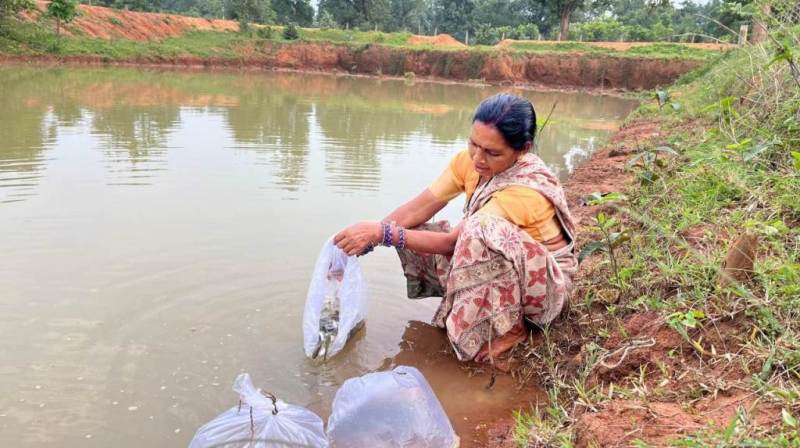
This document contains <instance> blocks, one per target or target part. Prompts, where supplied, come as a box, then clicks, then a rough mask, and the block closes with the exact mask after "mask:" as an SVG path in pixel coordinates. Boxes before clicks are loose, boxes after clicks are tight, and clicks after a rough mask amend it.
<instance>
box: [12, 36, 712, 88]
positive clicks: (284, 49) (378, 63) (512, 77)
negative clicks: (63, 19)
mask: <svg viewBox="0 0 800 448" xmlns="http://www.w3.org/2000/svg"><path fill="white" fill-rule="evenodd" d="M236 52H237V54H236V55H235V56H231V57H228V56H197V55H191V54H185V55H168V56H165V55H157V54H144V55H140V56H133V57H124V58H112V57H108V56H105V55H92V54H84V55H69V54H67V55H35V56H34V55H22V56H6V57H2V58H0V61H2V60H5V61H33V60H39V61H47V62H63V63H70V64H136V65H169V66H179V67H180V66H186V67H242V68H247V67H249V68H264V69H291V70H308V71H322V72H340V73H352V74H363V75H377V76H404V75H406V74H407V73H414V75H415V76H417V77H423V78H433V79H445V80H452V81H481V82H487V83H493V84H526V85H536V86H548V87H567V88H570V87H571V88H604V89H619V90H642V89H650V88H653V87H656V86H660V85H667V84H670V83H671V82H673V81H674V80H675V79H677V78H678V77H680V76H681V75H682V74H684V73H686V72H688V71H691V70H692V69H694V68H696V67H698V66H699V65H701V64H702V61H698V60H676V59H655V58H633V57H614V56H598V55H585V54H557V53H553V54H522V53H509V52H503V51H475V50H460V51H447V50H437V49H407V48H397V47H389V46H382V45H377V44H367V45H363V46H357V47H356V46H350V45H340V44H329V43H315V42H296V43H282V42H270V41H266V42H258V43H252V44H249V45H246V46H242V47H239V48H236Z"/></svg>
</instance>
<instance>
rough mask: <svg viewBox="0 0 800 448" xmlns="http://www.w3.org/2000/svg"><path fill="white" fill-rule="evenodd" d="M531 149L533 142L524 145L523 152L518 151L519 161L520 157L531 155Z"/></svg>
mask: <svg viewBox="0 0 800 448" xmlns="http://www.w3.org/2000/svg"><path fill="white" fill-rule="evenodd" d="M531 148H533V142H526V143H525V144H524V145H522V150H520V151H517V152H518V154H517V158H518V159H519V158H520V157H522V156H524V155H525V154H527V153H529V152H530V151H531Z"/></svg>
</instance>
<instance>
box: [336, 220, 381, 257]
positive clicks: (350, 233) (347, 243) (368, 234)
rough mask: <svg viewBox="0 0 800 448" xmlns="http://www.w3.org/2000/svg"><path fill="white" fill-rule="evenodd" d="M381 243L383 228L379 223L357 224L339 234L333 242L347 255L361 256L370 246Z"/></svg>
mask: <svg viewBox="0 0 800 448" xmlns="http://www.w3.org/2000/svg"><path fill="white" fill-rule="evenodd" d="M381 241H383V226H381V223H379V222H366V221H365V222H359V223H357V224H353V225H352V226H349V227H347V228H346V229H344V230H342V231H341V232H339V233H338V234H337V235H336V236H335V237H334V238H333V242H334V244H336V246H337V247H338V248H339V249H342V250H343V251H344V252H345V253H346V254H347V255H361V254H362V253H364V250H366V249H367V247H369V245H370V244H372V245H375V246H377V245H378V244H380V243H381Z"/></svg>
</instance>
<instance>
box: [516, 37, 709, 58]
mask: <svg viewBox="0 0 800 448" xmlns="http://www.w3.org/2000/svg"><path fill="white" fill-rule="evenodd" d="M508 48H509V49H511V50H513V51H519V52H524V53H585V54H591V55H605V56H614V57H645V58H659V59H664V58H666V59H700V60H707V59H711V58H714V57H716V56H717V55H719V53H720V52H719V51H716V50H704V49H700V48H690V47H687V46H685V45H681V44H677V43H669V42H660V43H653V44H648V45H641V46H636V47H632V48H630V49H628V50H627V51H617V50H614V49H612V48H603V47H599V46H595V45H592V44H590V43H586V42H558V43H545V42H536V41H529V42H514V43H512V44H510V45H509V47H508Z"/></svg>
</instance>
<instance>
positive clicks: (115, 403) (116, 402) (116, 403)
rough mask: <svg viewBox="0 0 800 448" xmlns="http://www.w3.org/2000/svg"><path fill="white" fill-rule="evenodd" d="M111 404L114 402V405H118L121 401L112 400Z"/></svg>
mask: <svg viewBox="0 0 800 448" xmlns="http://www.w3.org/2000/svg"><path fill="white" fill-rule="evenodd" d="M111 404H113V405H114V406H116V405H118V404H119V401H112V402H111Z"/></svg>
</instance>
